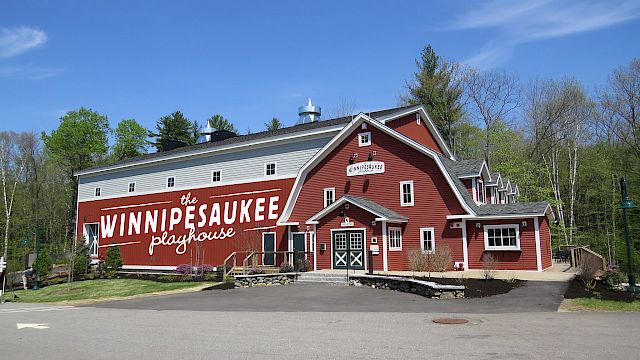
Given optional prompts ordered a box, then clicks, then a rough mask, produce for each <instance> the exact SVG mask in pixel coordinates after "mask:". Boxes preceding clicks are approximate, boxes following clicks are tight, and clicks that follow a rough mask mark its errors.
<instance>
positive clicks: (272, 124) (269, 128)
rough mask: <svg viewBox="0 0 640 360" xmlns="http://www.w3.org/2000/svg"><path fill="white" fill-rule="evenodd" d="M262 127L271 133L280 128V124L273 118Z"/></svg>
mask: <svg viewBox="0 0 640 360" xmlns="http://www.w3.org/2000/svg"><path fill="white" fill-rule="evenodd" d="M264 126H265V127H266V128H267V131H272V130H278V129H280V128H282V123H281V122H280V120H279V119H278V118H277V117H274V118H273V119H271V121H269V122H266V123H264Z"/></svg>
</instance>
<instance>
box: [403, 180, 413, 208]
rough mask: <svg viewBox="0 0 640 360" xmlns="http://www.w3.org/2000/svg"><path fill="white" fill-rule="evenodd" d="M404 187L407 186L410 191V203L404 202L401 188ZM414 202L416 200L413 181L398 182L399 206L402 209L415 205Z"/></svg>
mask: <svg viewBox="0 0 640 360" xmlns="http://www.w3.org/2000/svg"><path fill="white" fill-rule="evenodd" d="M404 185H409V187H410V190H411V201H410V202H404V193H403V190H404V189H403V188H402V187H403V186H404ZM415 200H416V192H415V188H414V186H413V180H406V181H400V206H402V207H405V206H413V205H414V204H415Z"/></svg>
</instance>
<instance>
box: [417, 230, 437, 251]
mask: <svg viewBox="0 0 640 360" xmlns="http://www.w3.org/2000/svg"><path fill="white" fill-rule="evenodd" d="M420 248H421V249H422V252H423V253H429V254H433V251H434V250H435V249H436V242H435V231H434V229H433V228H420Z"/></svg>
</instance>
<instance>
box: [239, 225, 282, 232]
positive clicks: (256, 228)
mask: <svg viewBox="0 0 640 360" xmlns="http://www.w3.org/2000/svg"><path fill="white" fill-rule="evenodd" d="M277 227H278V226H276V225H273V226H259V227H254V228H250V229H244V230H242V231H256V230H270V229H275V228H277Z"/></svg>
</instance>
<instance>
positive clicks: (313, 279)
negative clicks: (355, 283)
mask: <svg viewBox="0 0 640 360" xmlns="http://www.w3.org/2000/svg"><path fill="white" fill-rule="evenodd" d="M296 282H297V283H300V284H326V285H346V284H347V276H346V275H342V274H331V273H328V274H327V273H314V272H307V273H301V274H300V275H299V276H298V279H297V280H296Z"/></svg>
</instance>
